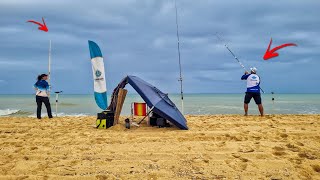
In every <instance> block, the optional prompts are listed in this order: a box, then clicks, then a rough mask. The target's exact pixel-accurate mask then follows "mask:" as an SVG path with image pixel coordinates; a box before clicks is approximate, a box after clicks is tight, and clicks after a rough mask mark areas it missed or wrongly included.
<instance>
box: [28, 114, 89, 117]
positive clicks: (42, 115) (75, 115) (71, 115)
mask: <svg viewBox="0 0 320 180" xmlns="http://www.w3.org/2000/svg"><path fill="white" fill-rule="evenodd" d="M52 116H53V117H56V114H55V113H52ZM85 116H90V114H86V113H70V114H66V113H58V117H85ZM28 117H33V118H35V117H37V115H36V114H32V115H29V116H28ZM41 117H47V114H46V113H42V114H41Z"/></svg>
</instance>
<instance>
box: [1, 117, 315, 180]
mask: <svg viewBox="0 0 320 180" xmlns="http://www.w3.org/2000/svg"><path fill="white" fill-rule="evenodd" d="M123 119H124V117H122V120H121V123H123ZM187 120H188V126H189V128H190V130H188V131H183V130H178V129H176V128H156V127H146V126H145V125H144V126H143V127H133V128H132V129H130V130H128V129H125V128H124V125H123V124H119V125H117V126H114V127H112V128H109V129H95V128H94V125H95V117H61V118H54V119H52V120H49V119H46V118H44V119H43V120H41V121H39V120H37V119H35V118H24V117H0V140H1V141H0V144H1V145H0V179H320V115H267V116H265V117H259V116H248V117H244V116H240V115H210V116H209V115H205V116H192V115H189V116H187Z"/></svg>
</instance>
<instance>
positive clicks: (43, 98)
mask: <svg viewBox="0 0 320 180" xmlns="http://www.w3.org/2000/svg"><path fill="white" fill-rule="evenodd" d="M47 79H48V75H47V74H41V75H39V76H38V78H37V80H38V81H37V82H36V83H35V84H34V88H35V90H36V102H37V118H38V119H41V109H42V103H44V105H45V106H46V108H47V113H48V117H49V118H52V112H51V105H50V101H49V97H48V96H49V89H50V88H49V84H48V82H47V81H46V80H47Z"/></svg>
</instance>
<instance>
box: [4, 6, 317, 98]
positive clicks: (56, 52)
mask: <svg viewBox="0 0 320 180" xmlns="http://www.w3.org/2000/svg"><path fill="white" fill-rule="evenodd" d="M75 2H76V1H71V0H69V1H66V0H55V1H51V0H50V1H49V0H1V1H0V40H1V41H0V42H1V43H0V94H16V93H19V94H29V93H33V89H32V85H33V84H34V83H35V78H36V76H37V74H40V73H46V72H47V66H48V46H49V40H50V39H51V40H52V87H53V90H63V91H64V92H65V93H77V94H90V93H92V92H93V81H92V72H91V71H92V70H91V64H90V56H89V49H88V42H87V41H88V40H93V41H95V42H96V43H97V44H99V46H100V48H101V50H102V53H103V55H104V59H105V66H106V73H107V83H108V84H107V88H108V90H109V91H112V89H113V88H114V87H115V86H116V85H117V83H118V82H119V81H120V80H121V79H122V78H123V77H124V76H125V75H127V74H130V75H137V76H139V77H141V78H142V79H145V80H146V81H148V82H150V83H151V84H154V85H156V86H158V87H159V89H161V90H163V91H165V92H170V93H175V92H177V93H178V92H179V82H178V78H179V66H178V54H177V38H176V24H175V9H174V0H107V1H102V0H100V1H97V0H91V1H78V2H77V3H75ZM177 5H178V13H179V15H178V16H179V26H180V39H181V40H180V41H181V61H182V69H183V79H184V81H183V83H184V88H185V92H186V93H241V92H244V90H245V82H242V81H240V76H241V75H242V73H243V70H242V68H241V67H240V66H239V64H237V62H236V61H235V59H233V57H232V56H231V55H230V54H229V52H228V51H227V50H226V49H225V47H224V46H223V44H222V43H221V42H219V41H218V40H217V38H216V37H215V36H214V34H215V33H216V32H219V33H220V35H221V37H223V39H224V41H225V42H226V43H227V44H228V45H229V47H230V48H231V49H232V50H233V51H234V53H235V54H236V55H237V56H238V57H239V58H240V60H241V61H242V62H243V64H244V65H245V66H246V67H248V68H249V67H250V66H256V67H257V68H258V70H259V75H260V76H261V79H262V87H263V89H264V90H265V91H266V92H271V91H275V92H279V93H320V83H319V78H320V71H319V67H320V58H319V57H320V52H319V50H320V33H319V30H320V18H319V15H320V13H319V7H320V1H319V0H308V1H302V0H299V1H298V0H279V1H262V0H242V1H239V0H199V1H194V0H177ZM41 17H44V18H45V20H46V24H47V26H48V28H49V32H48V33H45V32H43V31H39V30H38V29H37V26H36V25H34V24H31V23H27V22H26V21H27V20H35V21H41ZM271 37H272V38H273V45H272V47H275V46H278V45H281V44H284V43H296V44H298V47H287V48H284V49H281V50H279V51H278V52H279V54H280V56H279V57H276V58H273V59H270V60H268V61H264V60H263V59H262V57H263V55H264V53H265V51H266V48H267V46H268V44H269V41H270V38H271Z"/></svg>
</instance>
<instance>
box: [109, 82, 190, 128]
mask: <svg viewBox="0 0 320 180" xmlns="http://www.w3.org/2000/svg"><path fill="white" fill-rule="evenodd" d="M127 84H130V85H131V86H132V87H133V88H134V89H135V90H136V91H137V93H138V94H139V95H140V96H141V98H142V99H143V100H144V101H145V102H146V103H147V105H148V107H149V108H150V109H153V112H155V113H156V114H158V115H159V116H161V117H163V118H164V119H166V120H168V121H170V122H171V123H172V124H174V125H175V126H177V127H178V128H180V129H183V130H187V129H188V126H187V124H186V119H185V118H184V116H183V115H182V114H181V112H180V111H179V109H178V108H177V107H176V105H175V104H174V103H173V102H172V101H171V100H170V99H169V97H168V95H167V94H165V93H163V92H161V91H160V90H159V89H158V88H156V87H154V86H153V85H151V84H149V83H147V82H146V81H144V80H142V79H140V78H138V77H136V76H127V77H125V78H123V79H122V81H121V82H120V83H119V84H118V86H117V87H116V88H115V89H114V91H113V93H112V100H111V103H110V105H109V107H108V110H111V111H115V110H116V107H117V95H118V92H119V90H120V89H122V88H124V87H125V86H126V85H127Z"/></svg>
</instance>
